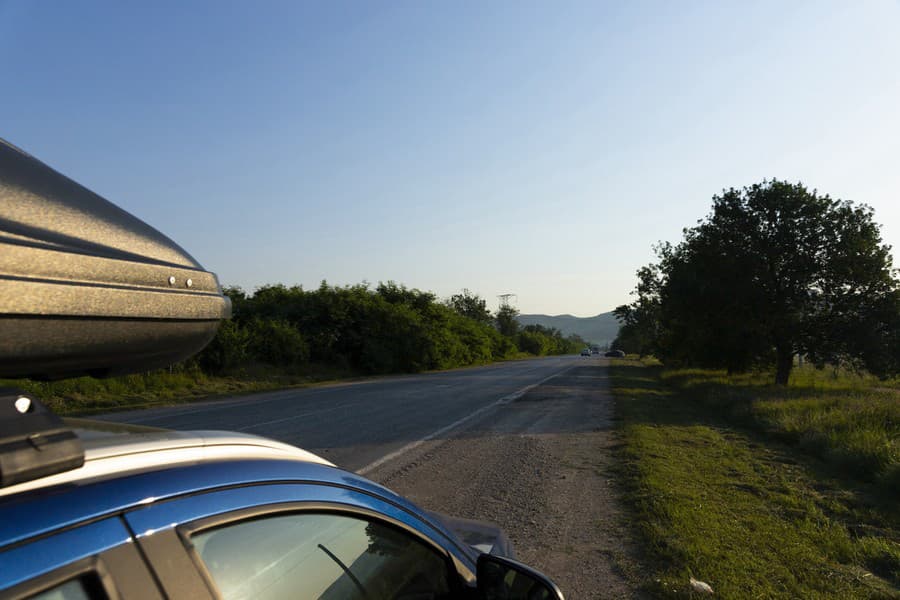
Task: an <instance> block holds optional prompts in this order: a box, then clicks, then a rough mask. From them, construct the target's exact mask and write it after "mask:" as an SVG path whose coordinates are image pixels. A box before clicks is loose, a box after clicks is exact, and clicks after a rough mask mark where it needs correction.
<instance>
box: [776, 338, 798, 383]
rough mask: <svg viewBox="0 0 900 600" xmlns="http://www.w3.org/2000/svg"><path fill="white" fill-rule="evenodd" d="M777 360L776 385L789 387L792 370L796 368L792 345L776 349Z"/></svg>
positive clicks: (780, 346)
mask: <svg viewBox="0 0 900 600" xmlns="http://www.w3.org/2000/svg"><path fill="white" fill-rule="evenodd" d="M775 352H776V358H775V364H776V367H777V370H776V371H775V384H776V385H787V383H788V377H790V376H791V369H792V368H793V366H794V349H793V348H792V347H791V345H790V344H784V345H778V346H776V348H775Z"/></svg>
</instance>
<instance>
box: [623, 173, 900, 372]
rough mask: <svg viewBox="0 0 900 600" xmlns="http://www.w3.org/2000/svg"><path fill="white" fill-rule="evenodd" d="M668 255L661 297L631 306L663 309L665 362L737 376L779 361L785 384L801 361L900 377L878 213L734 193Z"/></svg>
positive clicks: (778, 186) (775, 193)
mask: <svg viewBox="0 0 900 600" xmlns="http://www.w3.org/2000/svg"><path fill="white" fill-rule="evenodd" d="M659 256H660V262H659V264H658V265H654V268H656V269H658V276H657V277H656V280H655V281H656V287H655V288H652V289H650V290H643V291H641V290H640V289H639V290H638V292H639V293H638V296H639V298H638V301H637V302H636V303H633V304H632V305H631V306H632V307H633V308H634V309H635V310H636V309H637V307H638V304H639V302H643V303H644V304H646V303H647V302H648V300H649V301H653V302H658V307H659V308H658V314H657V316H656V317H655V321H653V325H654V326H655V327H658V332H657V336H656V346H657V350H658V353H659V354H660V355H661V356H662V357H663V358H664V359H666V358H674V359H679V360H681V361H682V362H688V363H693V364H699V365H709V366H722V367H727V368H728V369H729V370H732V371H734V370H743V369H746V368H747V367H749V366H751V365H753V364H758V363H768V364H771V363H774V365H775V367H776V369H775V371H776V375H775V381H776V383H779V384H786V383H787V381H788V377H789V376H790V372H791V368H792V365H793V360H794V356H795V355H796V354H798V353H800V354H803V355H806V356H808V357H810V358H811V359H812V360H813V361H814V362H816V363H817V364H823V363H825V362H843V361H847V362H854V363H856V364H859V365H863V366H866V367H868V368H869V369H870V370H871V371H873V372H875V373H877V374H879V375H887V374H890V373H893V372H896V369H897V364H898V359H897V356H896V353H897V349H896V348H895V347H893V345H892V344H891V343H890V342H889V340H891V339H896V338H897V330H896V327H897V324H898V321H900V319H898V317H897V314H898V313H897V311H898V304H900V302H898V301H897V292H896V290H897V287H898V286H897V281H896V280H895V278H894V277H893V274H892V270H891V258H890V248H889V247H888V246H886V245H884V244H883V243H882V241H881V235H880V230H879V227H878V225H877V224H876V223H875V221H874V215H873V212H872V209H871V208H869V207H867V206H861V205H856V204H853V203H852V202H848V201H841V200H833V199H831V198H830V197H828V196H827V195H819V194H818V193H817V192H816V191H815V190H812V191H810V190H808V189H807V188H806V187H804V186H803V185H801V184H791V183H788V182H785V181H777V180H773V181H764V182H763V183H761V184H757V185H753V186H751V187H748V188H744V189H742V190H736V189H730V190H727V191H724V192H723V193H722V195H720V196H715V197H714V198H713V207H712V212H711V213H710V214H709V216H708V217H707V218H706V219H704V220H702V221H700V222H699V223H698V225H697V226H695V227H692V228H690V229H685V231H684V240H683V241H682V242H681V243H680V244H678V245H677V246H668V245H666V246H662V247H661V249H660V250H659ZM624 312H625V314H624V315H623V316H626V317H627V316H628V312H627V311H624ZM626 322H627V321H626ZM645 326H646V324H645Z"/></svg>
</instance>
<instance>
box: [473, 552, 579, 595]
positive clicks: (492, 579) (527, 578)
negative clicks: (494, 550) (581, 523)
mask: <svg viewBox="0 0 900 600" xmlns="http://www.w3.org/2000/svg"><path fill="white" fill-rule="evenodd" d="M478 597H479V598H480V599H481V600H565V598H563V593H562V592H561V591H560V590H559V588H558V587H556V584H555V583H553V582H552V581H550V578H549V577H547V576H546V575H544V574H543V573H540V572H539V571H535V570H534V569H532V568H531V567H529V566H527V565H523V564H522V563H520V562H518V561H515V560H512V559H509V558H504V557H502V556H494V555H493V554H482V555H481V556H479V557H478Z"/></svg>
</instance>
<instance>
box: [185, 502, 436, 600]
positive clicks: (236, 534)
mask: <svg viewBox="0 0 900 600" xmlns="http://www.w3.org/2000/svg"><path fill="white" fill-rule="evenodd" d="M191 541H192V543H193V545H194V548H195V550H196V551H197V554H198V555H199V557H200V559H201V561H202V562H203V564H204V566H205V567H206V569H207V571H208V572H209V574H210V576H211V578H212V579H213V581H214V582H215V585H216V587H217V588H218V590H219V593H220V595H221V596H222V597H223V598H226V599H228V600H231V599H239V598H259V599H269V598H271V599H274V598H312V599H320V600H338V599H341V600H348V599H349V600H357V599H359V600H388V599H394V598H396V599H401V600H402V599H407V600H414V599H415V600H426V599H440V598H449V597H450V576H449V570H448V563H447V561H446V559H445V558H444V557H442V556H441V555H440V554H438V553H437V552H436V551H434V550H433V549H431V548H430V547H428V546H426V545H425V544H424V543H423V542H421V541H419V540H417V539H416V538H414V537H412V536H411V535H409V534H406V533H404V532H402V531H400V530H399V529H396V528H394V527H391V526H388V525H384V524H381V523H379V522H375V521H369V520H366V519H361V518H356V517H349V516H344V515H337V514H317V513H298V514H290V515H278V516H272V517H265V518H257V519H253V520H249V521H243V522H239V523H230V524H228V525H226V526H223V527H218V528H215V529H210V530H205V531H202V532H200V533H196V534H194V535H193V536H192V537H191Z"/></svg>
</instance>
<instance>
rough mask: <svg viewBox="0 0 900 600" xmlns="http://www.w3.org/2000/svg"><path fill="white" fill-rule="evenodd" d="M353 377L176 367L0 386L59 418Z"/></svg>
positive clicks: (329, 373)
mask: <svg viewBox="0 0 900 600" xmlns="http://www.w3.org/2000/svg"><path fill="white" fill-rule="evenodd" d="M347 377H349V374H348V373H345V372H343V371H337V370H334V369H330V370H329V369H325V368H320V369H317V370H316V371H311V372H309V373H306V374H279V373H276V372H273V371H272V370H271V369H268V368H264V367H259V368H251V369H244V370H242V371H240V372H237V373H235V374H233V375H230V376H212V375H206V374H204V373H203V372H201V371H200V370H198V369H190V368H183V367H176V368H174V369H173V370H171V371H170V370H168V369H163V370H159V371H152V372H149V373H139V374H134V375H124V376H121V377H110V378H108V379H95V378H93V377H79V378H76V379H65V380H61V381H49V382H45V381H33V380H29V379H18V380H10V379H7V380H0V387H15V388H18V389H22V390H25V391H27V392H30V393H32V394H34V395H35V396H37V397H38V398H40V399H41V400H42V401H44V403H46V404H47V405H48V406H49V407H50V408H51V409H52V410H53V411H54V412H55V413H57V414H59V415H90V414H95V413H101V412H111V411H116V410H127V409H138V408H150V407H153V406H165V405H172V404H183V403H186V402H194V401H197V400H203V399H208V398H215V397H218V396H228V395H235V394H245V393H251V392H260V391H266V390H275V389H283V388H288V387H299V386H305V385H311V384H314V383H321V382H325V381H332V380H337V379H343V378H347Z"/></svg>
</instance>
